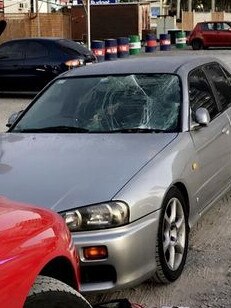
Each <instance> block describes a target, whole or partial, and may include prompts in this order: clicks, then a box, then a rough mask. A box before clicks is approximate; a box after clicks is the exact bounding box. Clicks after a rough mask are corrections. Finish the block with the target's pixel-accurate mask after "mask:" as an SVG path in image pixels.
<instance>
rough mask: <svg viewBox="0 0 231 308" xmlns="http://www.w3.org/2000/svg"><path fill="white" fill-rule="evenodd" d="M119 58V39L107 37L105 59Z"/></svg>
mask: <svg viewBox="0 0 231 308" xmlns="http://www.w3.org/2000/svg"><path fill="white" fill-rule="evenodd" d="M116 59H117V40H116V39H107V40H105V60H109V61H110V60H116Z"/></svg>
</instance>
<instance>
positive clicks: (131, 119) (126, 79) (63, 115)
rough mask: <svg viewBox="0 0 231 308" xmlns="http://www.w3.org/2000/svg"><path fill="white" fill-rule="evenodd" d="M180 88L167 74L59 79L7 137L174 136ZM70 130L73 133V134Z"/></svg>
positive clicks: (177, 125)
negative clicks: (41, 133) (58, 133)
mask: <svg viewBox="0 0 231 308" xmlns="http://www.w3.org/2000/svg"><path fill="white" fill-rule="evenodd" d="M180 106H181V87H180V83H179V78H178V77H177V76H176V75H171V74H130V75H114V76H93V77H92V76H91V77H76V78H67V79H59V80H57V81H56V82H55V83H53V84H52V85H51V86H50V87H49V88H48V89H47V90H46V91H45V92H44V93H43V94H42V95H41V96H40V97H39V98H38V99H37V101H36V102H35V104H34V105H33V106H32V107H31V108H30V109H29V110H28V112H27V113H26V114H25V115H24V117H23V118H22V119H21V120H20V121H19V122H18V124H17V125H16V126H15V127H14V129H13V131H22V130H24V131H26V130H30V129H34V130H39V129H44V130H46V131H51V130H52V128H56V129H57V128H59V129H61V128H62V129H63V128H65V130H64V132H67V130H66V129H67V128H72V132H113V131H122V130H126V129H127V130H128V129H139V130H141V129H145V130H146V131H147V130H153V131H154V130H156V131H177V130H179V118H180V117H179V114H180ZM73 128H76V131H73Z"/></svg>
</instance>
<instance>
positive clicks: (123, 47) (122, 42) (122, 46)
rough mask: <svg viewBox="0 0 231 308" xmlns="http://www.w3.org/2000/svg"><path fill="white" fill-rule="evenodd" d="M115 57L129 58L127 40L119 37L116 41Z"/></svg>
mask: <svg viewBox="0 0 231 308" xmlns="http://www.w3.org/2000/svg"><path fill="white" fill-rule="evenodd" d="M117 55H118V58H126V57H128V56H129V38H128V37H119V38H118V39H117Z"/></svg>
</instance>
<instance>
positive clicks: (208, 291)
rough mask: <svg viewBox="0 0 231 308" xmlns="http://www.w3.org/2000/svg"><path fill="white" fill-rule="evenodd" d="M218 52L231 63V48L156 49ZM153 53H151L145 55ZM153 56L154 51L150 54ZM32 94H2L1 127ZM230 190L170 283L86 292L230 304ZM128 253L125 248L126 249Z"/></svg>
mask: <svg viewBox="0 0 231 308" xmlns="http://www.w3.org/2000/svg"><path fill="white" fill-rule="evenodd" d="M176 52H177V54H179V55H189V54H203V55H205V56H209V55H215V56H218V57H219V58H221V59H222V60H224V61H225V62H226V63H227V64H228V65H230V66H231V50H215V51H214V50H208V51H198V52H195V51H185V50H178V51H175V50H174V51H171V52H157V53H155V55H154V56H160V55H167V54H176ZM146 56H150V55H146ZM151 56H153V55H151ZM30 100H31V99H30V98H20V99H17V98H14V99H13V98H0V131H4V130H5V123H6V120H7V118H8V117H9V115H10V114H11V113H12V112H13V111H18V110H21V109H23V108H25V106H26V105H27V104H28V103H29V102H30ZM230 222H231V193H228V194H227V195H226V196H225V197H224V198H223V199H222V200H221V201H219V202H218V203H217V204H216V205H215V206H214V207H213V208H212V209H211V210H210V211H209V212H208V213H207V214H206V215H205V216H204V217H203V218H202V219H201V220H200V221H199V223H198V224H197V226H196V227H194V229H193V231H192V232H191V235H190V245H189V254H188V259H187V263H186V267H185V270H184V272H183V274H182V276H181V277H180V279H179V280H178V281H176V282H174V283H173V284H171V285H165V286H162V285H156V284H155V283H153V282H152V281H148V282H145V283H143V284H141V285H140V286H138V287H135V288H132V289H127V290H124V291H120V292H114V293H111V294H99V295H94V296H93V295H92V296H87V297H88V299H89V300H90V301H92V302H96V301H101V300H102V301H103V300H104V301H105V300H110V299H114V298H122V297H128V298H129V299H130V300H131V301H133V302H139V303H141V304H143V305H144V306H145V307H147V308H154V307H158V308H159V307H163V306H168V307H171V306H173V305H179V306H184V307H190V308H206V307H211V308H229V307H231V224H230ZM125 253H126V252H125Z"/></svg>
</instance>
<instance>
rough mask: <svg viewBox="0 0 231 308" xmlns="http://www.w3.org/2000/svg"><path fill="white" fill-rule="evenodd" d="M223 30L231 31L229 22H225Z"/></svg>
mask: <svg viewBox="0 0 231 308" xmlns="http://www.w3.org/2000/svg"><path fill="white" fill-rule="evenodd" d="M222 28H223V30H226V31H227V30H231V25H230V24H228V23H227V22H223V26H222Z"/></svg>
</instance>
